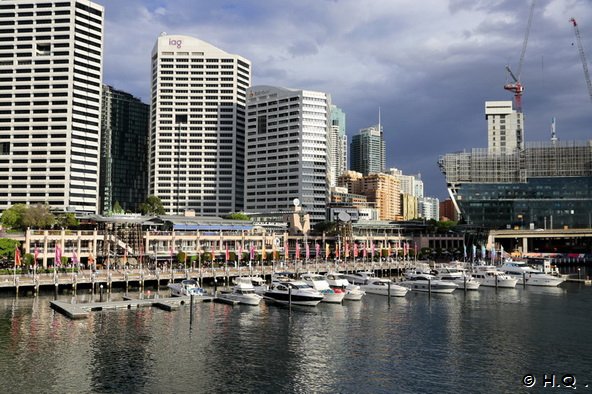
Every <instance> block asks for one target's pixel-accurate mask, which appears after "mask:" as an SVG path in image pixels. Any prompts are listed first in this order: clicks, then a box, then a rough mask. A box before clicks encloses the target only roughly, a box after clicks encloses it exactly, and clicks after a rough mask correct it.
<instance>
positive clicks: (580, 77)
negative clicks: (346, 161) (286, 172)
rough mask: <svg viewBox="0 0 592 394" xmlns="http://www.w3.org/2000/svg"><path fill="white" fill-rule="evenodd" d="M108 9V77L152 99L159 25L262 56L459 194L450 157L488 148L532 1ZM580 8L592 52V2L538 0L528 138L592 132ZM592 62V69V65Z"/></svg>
mask: <svg viewBox="0 0 592 394" xmlns="http://www.w3.org/2000/svg"><path fill="white" fill-rule="evenodd" d="M95 2H97V3H99V4H101V5H103V6H104V7H105V38H104V71H103V81H104V83H106V84H109V85H111V86H113V87H115V88H117V89H120V90H124V91H126V92H129V93H132V94H134V95H135V96H137V97H139V98H141V99H142V100H143V101H144V102H146V103H149V102H150V100H149V97H150V54H151V51H152V48H153V46H154V43H155V42H156V39H157V37H158V35H159V34H160V33H162V32H166V33H168V34H183V35H188V36H192V37H195V38H199V39H201V40H203V41H206V42H208V43H210V44H212V45H214V46H216V47H218V48H220V49H222V50H224V51H225V52H228V53H232V54H237V55H240V56H243V57H245V58H247V59H249V60H250V61H251V63H252V73H253V74H252V83H253V85H272V86H280V87H286V88H293V89H304V90H315V91H322V92H326V93H329V94H330V95H331V98H332V102H333V104H335V105H337V106H338V107H340V108H341V109H342V110H343V111H344V112H345V113H346V117H347V118H346V129H347V134H348V136H349V138H350V140H351V136H352V135H355V134H357V133H358V132H359V130H360V129H362V128H365V127H368V126H372V125H375V124H377V123H378V113H379V108H380V113H381V124H382V126H383V129H384V135H385V140H386V144H387V149H386V151H387V158H386V159H387V167H388V168H392V167H396V168H399V169H401V170H403V173H404V174H418V173H419V174H421V177H422V180H423V181H424V187H425V194H426V195H428V196H434V197H438V198H440V199H445V198H447V192H446V182H445V179H444V176H443V175H442V174H441V173H440V170H439V168H438V165H437V162H438V158H439V157H440V156H441V155H443V154H446V153H452V152H458V151H463V150H470V149H471V148H484V147H487V125H486V121H485V109H484V107H485V101H493V100H512V98H513V93H511V92H508V91H506V90H504V89H503V86H504V84H506V83H508V82H511V80H510V78H509V76H508V75H507V72H506V70H505V66H506V65H510V67H511V68H512V69H513V70H517V68H518V63H519V59H520V53H521V50H522V46H523V42H524V37H525V32H526V28H527V21H528V15H529V9H530V6H531V0H448V1H446V0H422V1H417V0H364V1H360V0H234V1H230V0H216V1H213V0H125V1H122V0H95ZM571 17H574V18H575V19H576V20H577V22H578V27H579V30H580V34H581V37H582V43H583V46H584V51H585V54H586V57H587V59H589V60H591V59H592V2H591V1H590V0H536V2H535V7H534V14H533V19H532V25H531V29H530V34H529V39H528V45H527V49H526V52H525V57H524V63H523V66H522V72H521V76H520V80H521V82H522V84H523V85H524V87H525V88H524V94H523V98H522V101H523V105H522V106H523V111H524V114H525V126H524V132H525V139H526V141H542V140H548V139H549V138H550V125H551V119H552V118H553V117H555V118H556V130H557V136H558V138H559V139H560V140H566V141H567V140H580V141H581V140H590V139H592V129H591V126H592V99H591V97H590V94H592V92H588V88H587V84H586V79H585V77H584V71H583V67H582V62H581V60H580V56H579V52H578V46H577V41H576V38H575V33H574V29H573V26H572V24H571V23H570V22H569V19H570V18H571ZM588 67H589V68H590V69H592V65H590V64H588Z"/></svg>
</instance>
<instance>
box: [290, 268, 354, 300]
mask: <svg viewBox="0 0 592 394" xmlns="http://www.w3.org/2000/svg"><path fill="white" fill-rule="evenodd" d="M300 279H302V280H303V281H304V282H305V283H306V284H308V285H310V286H311V287H312V288H313V289H315V290H317V291H319V292H320V293H321V294H322V295H323V302H330V303H334V304H340V303H341V302H342V301H343V299H344V297H345V291H343V290H342V289H332V288H331V287H330V286H329V282H327V280H326V279H325V277H324V276H323V275H319V274H311V273H306V274H302V275H300Z"/></svg>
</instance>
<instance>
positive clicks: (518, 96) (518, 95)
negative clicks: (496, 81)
mask: <svg viewBox="0 0 592 394" xmlns="http://www.w3.org/2000/svg"><path fill="white" fill-rule="evenodd" d="M534 4H535V0H532V3H531V4H530V12H529V14H528V23H527V25H526V33H525V34H524V42H523V43H522V51H521V52H520V61H519V63H518V72H517V73H516V74H514V73H513V72H512V70H511V69H510V66H509V65H506V70H507V71H508V74H510V76H511V77H512V79H513V80H514V82H511V83H507V84H505V85H504V89H506V90H509V91H511V92H514V105H515V106H516V111H518V112H522V92H524V86H523V85H522V83H520V74H521V73H522V65H523V64H524V54H525V53H526V44H528V35H529V34H530V26H531V25H532V14H533V11H534Z"/></svg>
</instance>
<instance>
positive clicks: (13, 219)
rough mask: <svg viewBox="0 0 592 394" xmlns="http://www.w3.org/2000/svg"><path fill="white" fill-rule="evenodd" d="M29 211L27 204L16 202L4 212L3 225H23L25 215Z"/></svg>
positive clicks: (17, 226) (15, 226)
mask: <svg viewBox="0 0 592 394" xmlns="http://www.w3.org/2000/svg"><path fill="white" fill-rule="evenodd" d="M26 211H27V206H26V205H25V204H15V205H13V206H11V207H10V208H8V209H7V210H6V211H4V212H3V213H2V225H4V226H6V227H10V228H22V227H23V215H24V214H25V212H26Z"/></svg>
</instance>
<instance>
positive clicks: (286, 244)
mask: <svg viewBox="0 0 592 394" xmlns="http://www.w3.org/2000/svg"><path fill="white" fill-rule="evenodd" d="M289 258H290V250H289V249H288V241H285V242H284V259H285V260H288V259H289Z"/></svg>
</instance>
